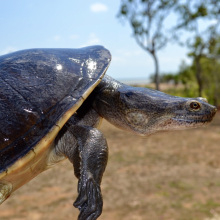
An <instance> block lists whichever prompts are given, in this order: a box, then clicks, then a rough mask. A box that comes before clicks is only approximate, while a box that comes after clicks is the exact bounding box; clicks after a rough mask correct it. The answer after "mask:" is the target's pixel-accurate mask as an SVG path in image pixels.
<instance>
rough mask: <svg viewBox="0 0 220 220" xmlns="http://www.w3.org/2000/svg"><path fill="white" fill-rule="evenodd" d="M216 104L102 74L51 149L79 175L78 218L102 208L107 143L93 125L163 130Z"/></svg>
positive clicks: (195, 121)
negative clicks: (104, 122) (130, 84)
mask: <svg viewBox="0 0 220 220" xmlns="http://www.w3.org/2000/svg"><path fill="white" fill-rule="evenodd" d="M216 111H217V109H216V107H214V106H212V105H210V104H208V103H207V101H206V99H203V98H195V99H192V98H181V97H174V96H170V95H167V94H164V93H162V92H159V91H155V90H151V89H146V88H134V87H130V86H127V85H124V84H122V83H119V82H117V81H116V80H114V79H112V78H110V77H109V76H106V77H104V78H103V80H102V81H101V83H100V84H99V85H98V86H97V87H96V88H95V90H94V91H93V92H92V94H91V95H90V96H89V97H88V98H87V99H86V101H85V102H84V103H83V105H82V106H81V107H80V108H79V109H78V110H77V112H76V114H74V115H73V116H72V117H71V118H70V120H69V121H68V122H67V123H66V124H65V126H64V127H63V128H62V129H61V131H60V133H59V134H58V136H57V138H56V140H55V152H56V154H57V155H58V156H62V155H65V156H66V157H68V159H69V160H70V161H71V162H72V163H73V166H74V171H75V176H76V177H77V178H78V179H79V184H78V193H79V195H78V198H77V199H76V201H75V202H74V206H75V207H76V208H79V210H80V215H79V218H78V219H79V220H95V219H97V218H98V217H99V216H100V215H101V212H102V205H103V201H102V195H101V189H100V184H101V179H102V176H103V173H104V171H105V167H106V164H107V159H108V146H107V142H106V140H105V137H104V136H103V134H102V133H101V132H100V131H99V130H97V128H96V127H98V125H99V124H100V120H101V119H102V118H105V119H106V120H108V121H109V122H110V123H112V124H113V125H115V126H117V127H119V128H121V129H123V130H128V131H131V132H134V133H136V134H138V135H140V136H147V135H149V134H151V133H154V132H157V131H164V130H179V129H186V128H195V127H199V126H203V125H205V124H208V123H210V122H211V121H212V119H213V117H214V115H215V113H216Z"/></svg>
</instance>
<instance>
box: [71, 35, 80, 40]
mask: <svg viewBox="0 0 220 220" xmlns="http://www.w3.org/2000/svg"><path fill="white" fill-rule="evenodd" d="M77 38H79V35H77V34H73V35H71V36H70V39H71V40H75V39H77Z"/></svg>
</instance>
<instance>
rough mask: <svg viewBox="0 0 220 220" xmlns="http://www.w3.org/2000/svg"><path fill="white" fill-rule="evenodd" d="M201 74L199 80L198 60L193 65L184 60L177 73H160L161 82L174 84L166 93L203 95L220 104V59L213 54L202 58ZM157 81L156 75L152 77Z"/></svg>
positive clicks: (192, 95) (187, 95)
mask: <svg viewBox="0 0 220 220" xmlns="http://www.w3.org/2000/svg"><path fill="white" fill-rule="evenodd" d="M200 63H201V66H200V69H201V74H200V79H199V80H200V81H199V82H198V75H197V74H196V61H195V60H194V62H193V63H192V65H187V64H186V63H185V62H182V64H181V66H180V68H179V71H178V72H177V73H164V74H161V75H160V82H161V83H170V84H173V85H174V86H173V87H172V88H170V87H169V88H168V89H167V90H166V91H164V92H166V93H169V94H171V95H177V96H184V97H198V96H200V94H201V96H202V97H204V98H207V99H208V102H209V103H211V104H213V105H215V106H220V60H219V59H218V58H216V57H215V58H214V57H212V56H210V57H207V56H204V57H202V58H201V61H200ZM150 80H151V82H155V76H154V75H152V76H151V77H150Z"/></svg>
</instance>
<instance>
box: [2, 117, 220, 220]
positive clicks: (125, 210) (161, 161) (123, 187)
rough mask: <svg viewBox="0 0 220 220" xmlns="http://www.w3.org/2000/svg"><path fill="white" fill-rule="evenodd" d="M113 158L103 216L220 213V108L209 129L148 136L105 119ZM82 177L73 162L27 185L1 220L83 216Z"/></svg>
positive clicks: (178, 217) (181, 219)
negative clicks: (78, 202) (79, 183)
mask: <svg viewBox="0 0 220 220" xmlns="http://www.w3.org/2000/svg"><path fill="white" fill-rule="evenodd" d="M101 130H102V131H103V132H104V134H105V136H106V138H107V140H108V144H109V161H108V166H107V169H106V172H105V174H104V178H103V182H102V192H103V197H104V209H103V214H102V216H101V217H100V218H99V219H100V220H204V219H205V218H207V217H209V216H212V213H215V212H217V213H220V146H219V143H220V113H218V114H217V116H216V117H215V119H214V121H213V122H212V123H211V125H209V126H207V127H205V128H199V129H194V130H185V131H178V132H166V133H165V132H164V133H158V134H155V135H152V136H150V137H148V138H146V139H143V138H140V137H137V136H135V135H133V134H130V133H127V132H124V131H120V130H118V129H117V128H115V127H113V126H111V125H110V124H109V123H107V122H105V121H104V123H103V125H102V127H101ZM76 197H77V180H76V178H75V177H74V174H73V169H72V165H71V164H70V163H69V162H68V161H64V162H63V163H61V164H59V165H57V166H55V167H54V168H52V169H50V170H48V171H45V172H44V173H42V174H41V175H39V176H38V177H36V178H35V179H34V180H32V181H31V182H29V183H28V184H26V185H25V186H23V187H21V188H20V189H19V190H17V191H16V192H15V193H13V194H12V195H11V197H10V198H9V199H8V200H7V201H5V202H4V203H3V204H2V205H1V207H0V219H1V220H9V219H10V220H50V219H51V220H52V219H53V220H64V219H65V220H66V219H77V215H78V210H77V209H75V208H74V207H73V206H72V203H73V201H74V199H75V198H76Z"/></svg>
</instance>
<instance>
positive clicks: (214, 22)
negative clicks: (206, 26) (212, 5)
mask: <svg viewBox="0 0 220 220" xmlns="http://www.w3.org/2000/svg"><path fill="white" fill-rule="evenodd" d="M218 22H219V20H218V19H212V20H211V21H210V24H211V25H216V24H217V23H218Z"/></svg>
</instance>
